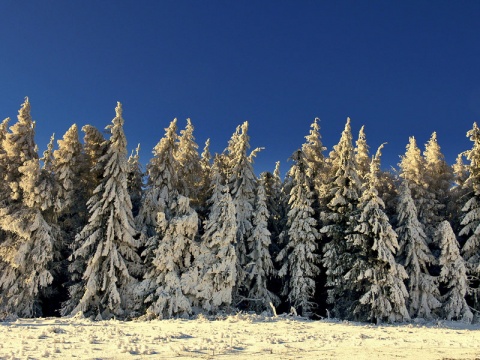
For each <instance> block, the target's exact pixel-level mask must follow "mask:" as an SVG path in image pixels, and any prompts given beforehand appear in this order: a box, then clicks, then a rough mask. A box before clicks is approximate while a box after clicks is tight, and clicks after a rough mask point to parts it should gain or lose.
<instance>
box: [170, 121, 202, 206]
mask: <svg viewBox="0 0 480 360" xmlns="http://www.w3.org/2000/svg"><path fill="white" fill-rule="evenodd" d="M193 130H194V128H193V125H192V122H191V121H190V119H187V126H186V127H185V129H184V130H180V136H179V137H178V146H177V148H176V151H175V158H176V160H177V164H178V168H177V169H176V170H177V173H178V180H179V192H180V194H182V195H184V196H186V197H188V198H190V199H191V202H192V205H193V206H194V207H195V208H197V207H198V206H199V205H200V204H199V203H200V199H199V196H200V195H199V191H200V185H201V182H202V165H201V162H200V160H201V159H200V156H199V154H198V145H197V143H196V142H195V137H194V136H193Z"/></svg>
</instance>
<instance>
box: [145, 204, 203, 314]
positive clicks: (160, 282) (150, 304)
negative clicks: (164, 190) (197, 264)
mask: <svg viewBox="0 0 480 360" xmlns="http://www.w3.org/2000/svg"><path fill="white" fill-rule="evenodd" d="M168 210H169V211H168V212H169V213H170V219H167V218H166V215H165V213H163V212H159V213H158V217H157V235H155V236H154V238H157V240H156V241H155V242H156V243H157V244H158V247H157V248H155V249H154V250H153V259H152V264H151V266H149V269H148V271H147V273H146V274H145V277H144V280H143V282H142V284H141V287H142V293H143V294H145V295H146V298H145V304H146V305H147V310H146V312H147V316H148V317H149V318H154V317H156V318H160V319H163V318H170V317H172V316H179V315H180V316H181V315H188V314H190V313H191V311H192V309H191V303H190V300H189V298H188V296H187V291H185V290H184V289H183V288H182V281H181V279H182V275H183V274H185V273H186V272H187V269H188V268H189V267H190V266H191V265H192V263H191V261H192V258H193V254H194V253H195V252H196V250H195V247H196V245H195V242H194V240H195V237H196V235H197V232H198V216H197V213H196V212H195V210H193V208H192V207H191V206H190V201H189V199H188V198H187V197H185V196H182V195H177V196H175V197H174V198H172V201H171V202H170V203H169V209H168ZM149 241H151V239H150V240H149Z"/></svg>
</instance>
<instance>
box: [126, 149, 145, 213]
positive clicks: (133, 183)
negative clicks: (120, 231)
mask: <svg viewBox="0 0 480 360" xmlns="http://www.w3.org/2000/svg"><path fill="white" fill-rule="evenodd" d="M127 188H128V193H129V194H130V201H131V202H132V214H133V217H134V218H135V217H136V216H137V215H138V213H139V211H140V207H141V205H142V194H143V172H142V165H141V164H140V144H138V145H137V148H136V149H135V152H133V151H132V154H131V155H130V157H129V158H128V174H127Z"/></svg>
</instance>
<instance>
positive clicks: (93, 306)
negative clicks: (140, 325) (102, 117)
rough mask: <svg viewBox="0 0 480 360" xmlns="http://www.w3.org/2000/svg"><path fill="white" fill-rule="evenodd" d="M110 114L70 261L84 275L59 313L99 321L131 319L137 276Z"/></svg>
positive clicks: (118, 129) (117, 131)
mask: <svg viewBox="0 0 480 360" xmlns="http://www.w3.org/2000/svg"><path fill="white" fill-rule="evenodd" d="M115 112H116V116H115V118H114V119H113V120H112V124H111V125H109V126H107V129H108V130H109V131H110V134H111V135H110V139H109V141H108V145H107V148H106V151H105V154H104V155H103V156H102V157H101V158H100V159H99V161H101V162H102V163H103V164H105V170H104V174H103V178H102V180H101V182H100V185H99V186H98V187H97V188H96V189H95V191H94V193H93V196H92V197H91V198H90V200H89V201H88V208H89V215H90V217H89V219H88V223H87V224H86V225H85V227H84V228H83V229H82V231H81V232H80V233H79V234H78V235H77V236H76V238H75V244H76V250H75V251H74V253H73V255H72V259H79V258H80V259H82V260H83V261H81V262H80V264H81V263H84V264H85V271H84V273H83V277H82V279H81V285H80V286H74V287H73V288H72V289H71V290H72V291H71V295H72V298H71V299H70V301H68V302H67V303H66V304H65V308H64V313H65V312H70V313H72V314H75V313H77V312H80V311H81V312H83V313H84V314H85V315H87V316H97V318H99V319H108V318H111V317H114V316H117V317H127V316H129V315H131V314H132V310H134V309H135V303H136V302H137V299H136V298H135V295H134V294H133V292H132V288H133V287H134V285H135V284H136V279H135V276H138V274H139V271H140V269H139V266H140V259H139V256H138V255H137V253H136V248H137V247H138V241H137V240H136V231H135V228H134V223H133V216H132V204H131V201H130V196H129V194H128V190H127V171H128V164H127V142H126V138H125V134H124V132H123V123H124V120H123V117H122V105H121V104H120V103H117V107H116V108H115ZM73 264H75V263H73ZM77 271H78V270H77ZM77 285H78V284H77ZM70 309H71V310H70Z"/></svg>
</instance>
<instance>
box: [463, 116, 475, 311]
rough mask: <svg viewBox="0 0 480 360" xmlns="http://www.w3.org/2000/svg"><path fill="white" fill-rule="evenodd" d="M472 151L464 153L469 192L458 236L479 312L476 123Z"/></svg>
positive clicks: (471, 134)
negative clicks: (463, 237) (461, 240)
mask: <svg viewBox="0 0 480 360" xmlns="http://www.w3.org/2000/svg"><path fill="white" fill-rule="evenodd" d="M467 136H468V137H469V138H470V141H472V142H473V146H472V149H470V150H468V151H466V152H465V155H466V157H467V160H469V161H470V163H469V165H468V173H469V176H468V179H467V180H466V184H465V186H466V187H467V188H469V189H471V191H470V192H469V193H467V194H466V195H465V205H464V206H463V208H462V212H463V213H464V216H463V219H462V222H461V226H463V228H462V230H461V231H460V233H459V235H460V236H467V240H466V242H465V244H464V245H463V248H462V255H463V258H464V259H465V262H466V265H467V274H468V276H469V285H468V286H469V292H470V293H471V294H472V295H473V303H474V308H475V309H476V310H480V287H479V284H480V228H479V225H480V129H479V128H478V126H477V123H474V124H473V128H472V129H471V130H470V131H468V132H467Z"/></svg>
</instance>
